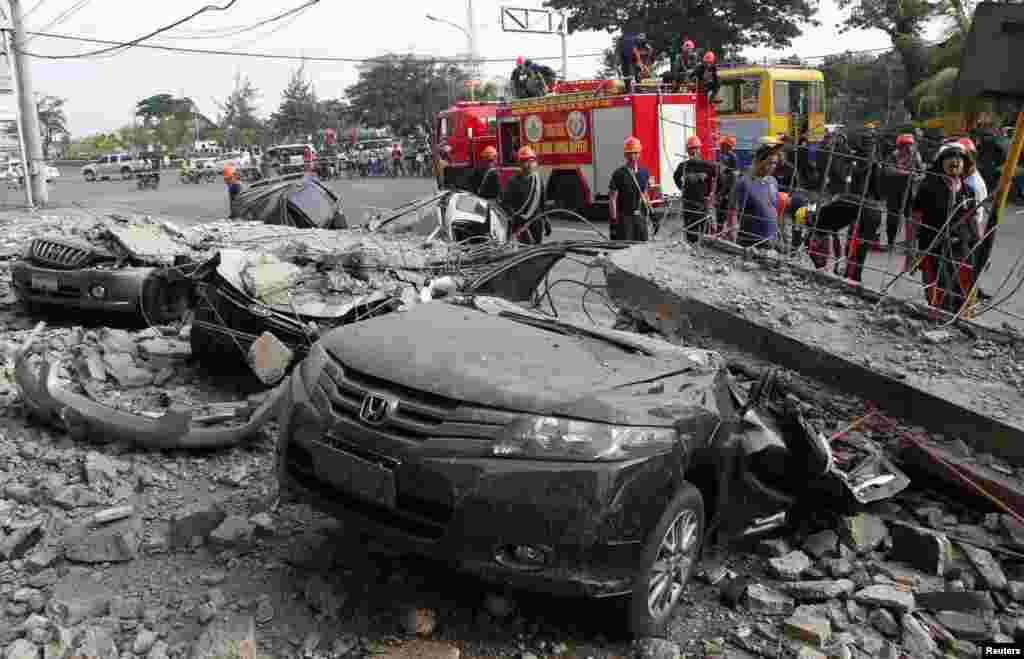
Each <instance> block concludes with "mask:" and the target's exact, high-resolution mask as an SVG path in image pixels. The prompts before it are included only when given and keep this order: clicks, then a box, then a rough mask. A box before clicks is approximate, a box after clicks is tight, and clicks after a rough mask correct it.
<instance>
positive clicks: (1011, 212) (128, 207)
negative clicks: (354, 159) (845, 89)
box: [0, 169, 1024, 330]
mask: <svg viewBox="0 0 1024 659" xmlns="http://www.w3.org/2000/svg"><path fill="white" fill-rule="evenodd" d="M328 185H329V187H331V189H333V190H334V191H335V192H336V193H337V194H339V195H340V197H341V199H342V205H343V207H344V209H345V213H346V215H347V217H348V219H349V222H350V224H359V223H362V222H363V221H364V220H365V219H366V217H367V215H368V214H369V213H372V212H374V211H380V210H387V209H390V208H394V207H396V206H399V205H401V204H403V203H405V202H407V201H410V200H412V199H416V198H419V197H422V196H424V195H428V194H430V193H431V192H432V191H433V190H434V183H433V179H430V178H399V179H391V178H370V179H354V180H349V179H342V180H337V181H330V182H329V184H328ZM23 200H24V192H23V191H21V190H19V189H15V188H10V187H6V186H4V187H2V188H0V206H11V205H17V204H21V203H23ZM50 200H51V204H55V205H58V206H69V205H78V206H84V207H97V208H99V207H102V208H114V209H123V210H124V211H130V212H142V213H152V214H155V215H165V216H171V217H175V218H178V219H179V220H180V221H182V222H186V223H190V222H205V221H211V220H216V219H220V218H223V217H225V216H226V215H227V206H228V201H227V192H226V190H225V186H224V185H223V183H222V182H221V181H219V180H217V181H216V182H213V183H200V184H184V183H181V182H180V181H179V180H178V177H177V173H176V172H174V171H173V170H167V171H165V173H164V177H163V180H162V181H161V185H160V187H159V189H157V190H139V189H138V188H137V187H136V184H135V182H134V181H121V180H112V181H101V182H96V183H86V182H85V181H84V179H83V178H82V177H81V174H80V173H79V172H78V170H76V169H65V170H63V171H62V176H61V178H60V179H58V180H57V181H56V182H54V183H53V184H51V192H50ZM1022 214H1024V210H1022V209H1021V208H1020V207H1010V208H1009V209H1008V212H1007V214H1006V216H1005V217H1004V222H1003V225H1002V226H1001V227H1000V230H999V234H998V237H997V240H996V246H995V249H994V251H993V256H992V262H991V267H990V268H989V270H988V271H987V272H986V273H985V274H984V276H983V279H982V286H983V288H984V289H985V290H987V291H988V292H990V293H993V294H995V297H996V298H997V299H999V298H1001V297H1008V298H1009V299H1007V300H1006V301H1004V302H1003V303H1002V304H1001V305H1000V307H999V308H998V309H996V310H994V311H991V312H989V313H988V314H986V315H985V316H983V317H981V318H980V319H979V320H980V321H981V322H983V323H984V324H988V325H992V326H996V327H998V326H1001V325H1003V324H1004V323H1009V324H1010V325H1013V326H1015V327H1017V328H1019V329H1022V330H1024V292H1017V293H1014V291H1013V286H1014V280H1015V279H1016V277H1017V276H1016V275H1011V273H1012V272H1014V271H1016V270H1019V268H1020V262H1019V261H1018V260H1019V259H1022V260H1024V251H1022V250H1021V246H1022V245H1024V227H1022V225H1021V219H1022ZM554 229H555V230H554V233H553V235H552V238H553V239H556V240H567V239H573V238H580V239H584V238H593V237H595V234H594V233H593V231H592V230H590V229H588V228H587V227H586V226H585V225H583V224H577V223H572V222H560V223H556V224H555V227H554ZM672 232H673V231H672V228H671V227H670V228H669V229H668V230H667V231H665V232H663V235H664V234H666V233H672ZM903 260H904V254H903V253H901V252H893V253H886V252H881V253H874V254H872V255H871V256H870V258H869V261H868V267H867V270H866V272H865V283H866V284H867V285H868V286H870V287H871V288H874V289H876V290H877V289H881V288H884V287H885V286H886V285H887V284H889V283H890V282H892V283H891V286H890V288H889V292H890V295H893V296H895V297H899V298H904V299H912V300H922V301H923V298H924V295H923V292H922V289H921V284H920V278H919V276H909V275H903V276H900V277H897V276H896V273H898V272H899V270H900V266H901V264H902V263H903ZM587 275H588V270H587V268H585V267H583V266H582V265H580V264H578V263H575V262H572V261H566V262H563V263H562V264H560V265H559V266H558V267H557V268H556V269H555V270H554V271H553V272H552V274H551V277H550V281H558V280H563V281H562V283H559V284H558V285H557V286H555V287H554V289H553V293H552V294H553V296H554V297H555V302H556V308H558V309H559V311H560V312H561V313H569V314H570V315H572V316H573V317H575V318H578V319H579V318H583V317H585V315H586V314H585V313H584V309H583V306H582V302H581V299H582V296H583V292H584V290H586V289H584V288H583V287H581V286H579V285H578V284H574V283H573V282H574V281H576V282H579V281H590V282H595V281H596V282H599V280H600V273H599V272H591V273H590V277H589V280H588V278H587ZM586 306H587V310H588V311H589V312H590V313H591V314H593V315H594V316H595V318H597V319H598V321H599V322H601V323H602V324H604V323H607V322H610V320H611V315H610V312H608V311H604V312H602V311H601V310H602V309H604V307H603V306H602V305H601V304H600V302H599V297H598V296H597V295H595V294H589V295H588V296H587V300H586Z"/></svg>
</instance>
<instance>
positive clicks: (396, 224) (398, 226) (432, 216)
mask: <svg viewBox="0 0 1024 659" xmlns="http://www.w3.org/2000/svg"><path fill="white" fill-rule="evenodd" d="M443 199H444V196H443V195H442V196H436V195H435V196H433V197H427V198H425V199H418V200H416V201H414V202H412V203H409V204H406V205H405V206H400V207H398V208H396V209H394V210H393V211H391V212H390V213H388V214H385V215H384V217H383V218H381V220H380V223H379V224H378V223H371V225H370V228H371V229H374V230H377V231H382V232H383V233H389V234H395V233H414V234H416V235H420V236H429V235H431V234H433V233H434V231H435V230H436V229H437V228H438V227H440V226H441V201H442V200H443Z"/></svg>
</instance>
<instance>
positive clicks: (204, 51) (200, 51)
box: [25, 32, 604, 64]
mask: <svg viewBox="0 0 1024 659" xmlns="http://www.w3.org/2000/svg"><path fill="white" fill-rule="evenodd" d="M28 34H30V35H33V36H37V37H46V38H48V39H64V40H67V41H81V42H84V43H95V44H109V45H112V46H116V47H123V46H134V47H136V48H149V49H150V50H162V51H167V52H175V53H188V54H193V55H225V56H233V57H256V58H260V59H279V60H291V61H303V62H347V63H355V64H359V63H362V62H376V61H381V60H387V59H390V58H392V57H395V55H377V56H375V57H314V56H304V55H276V54H273V53H252V52H245V51H242V52H236V51H231V50H215V49H210V48H183V47H180V46H164V45H160V44H151V43H132V42H122V41H111V40H109V39H92V38H89V37H78V36H74V35H70V34H52V33H49V32H29V33H28ZM136 41H137V40H136ZM105 50H113V48H108V49H105ZM25 54H26V55H29V56H30V57H39V58H42V59H74V58H79V57H86V56H87V55H88V53H83V54H80V55H65V56H54V55H50V56H47V55H37V54H34V53H25ZM410 55H411V56H412V57H416V58H417V59H419V60H421V61H429V62H439V63H444V64H462V63H468V62H470V61H473V62H483V63H498V62H515V61H516V58H515V57H497V58H489V59H478V58H473V59H472V60H470V59H462V58H457V57H435V56H430V57H426V56H417V55H413V54H410ZM569 57H570V58H573V59H581V58H589V57H604V53H603V52H598V53H581V54H577V55H569ZM531 59H532V60H534V61H540V60H560V59H561V56H560V55H551V56H549V57H533V58H531Z"/></svg>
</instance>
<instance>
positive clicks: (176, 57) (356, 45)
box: [4, 0, 890, 137]
mask: <svg viewBox="0 0 1024 659" xmlns="http://www.w3.org/2000/svg"><path fill="white" fill-rule="evenodd" d="M37 1H38V0H23V3H24V5H25V7H26V8H27V10H30V9H32V7H33V5H35V4H36V2H37ZM213 1H214V0H179V1H178V2H155V1H153V0H141V1H140V0H132V1H129V0H41V2H40V3H39V5H38V7H37V8H36V9H35V10H34V11H32V12H31V13H30V15H29V16H28V18H27V21H26V23H27V24H28V26H29V29H30V30H38V31H47V32H54V33H60V34H73V35H79V36H88V37H93V38H98V39H112V40H130V39H132V38H135V37H138V36H141V35H143V34H145V33H146V32H148V31H151V30H153V29H156V28H157V27H160V26H162V25H166V24H168V23H171V22H173V21H175V20H177V19H179V18H182V17H184V16H186V15H188V14H189V13H191V12H193V11H195V10H197V9H198V8H200V7H202V6H204V5H205V4H208V3H209V2H213ZM217 1H218V2H219V4H221V5H224V4H226V2H227V0H217ZM303 2H304V0H286V1H285V2H283V3H282V2H278V1H277V0H275V1H273V2H271V1H270V0H236V2H235V4H234V6H233V7H231V9H229V10H228V11H224V12H211V13H206V14H203V15H200V16H199V17H197V18H196V19H194V20H193V21H191V22H189V23H187V24H185V25H183V26H181V28H179V29H177V30H175V31H174V32H172V33H170V34H173V35H174V36H173V38H172V37H169V36H166V37H162V38H160V39H159V40H154V43H160V44H165V45H173V46H181V47H188V48H204V49H215V50H230V51H249V52H264V53H273V54H276V55H290V56H297V57H302V56H306V57H324V56H329V57H372V56H376V55H381V54H384V53H386V52H389V51H399V52H409V51H412V52H416V53H421V54H425V55H433V56H453V55H455V54H456V53H464V52H466V50H467V45H466V37H465V35H464V34H463V33H462V32H461V31H460V30H458V29H456V28H455V27H452V26H449V25H445V24H442V23H438V22H432V21H429V20H427V18H426V16H425V14H427V13H430V14H433V15H435V16H437V17H441V18H445V19H448V20H451V21H453V22H455V23H458V24H460V25H463V26H465V25H466V24H467V10H466V9H467V8H466V2H464V1H462V0H447V1H445V2H440V1H438V0H426V1H425V2H413V1H411V0H371V1H370V2H355V1H354V0H321V1H320V2H319V3H318V4H316V5H313V6H312V7H310V8H309V9H307V10H305V11H303V12H301V13H299V14H297V15H295V16H294V17H290V18H286V19H284V20H282V21H280V22H279V23H273V24H270V25H267V26H264V27H261V28H258V29H257V30H254V31H250V32H245V33H243V34H234V35H230V34H229V36H226V37H225V36H218V35H217V32H216V31H217V30H219V29H222V30H223V32H221V33H220V34H224V32H227V31H228V28H232V27H235V26H246V25H251V24H253V23H256V22H258V21H260V20H261V19H263V18H269V17H271V16H274V15H276V14H279V13H281V12H283V11H285V10H286V9H288V8H290V7H296V6H299V5H301V4H303ZM4 4H6V3H4ZM510 4H512V5H513V6H525V7H539V6H540V4H541V2H540V1H539V0H532V1H531V0H526V1H525V2H522V3H521V4H515V2H514V0H512V1H509V0H473V7H474V15H475V22H476V25H477V34H478V45H477V50H478V52H479V55H480V56H481V57H484V58H501V57H511V58H514V57H516V56H517V55H520V54H522V55H525V56H527V57H532V58H534V59H536V58H539V57H543V56H553V57H555V58H556V59H554V60H552V61H550V62H548V64H551V65H552V67H553V68H556V69H557V68H558V67H559V66H560V64H559V62H558V59H557V58H558V56H559V55H560V52H561V51H560V45H559V40H558V37H556V36H546V35H531V34H511V33H505V32H503V31H502V29H501V22H500V8H501V7H502V6H508V5H510ZM821 5H822V10H821V12H820V15H819V18H820V20H821V21H822V23H823V25H822V27H819V28H816V29H811V30H808V31H807V32H806V34H805V35H804V36H803V37H801V38H799V39H797V40H796V41H795V42H794V47H793V48H792V49H790V50H789V51H784V52H773V51H767V50H758V51H754V52H752V53H751V54H757V55H768V56H771V57H775V56H781V55H786V54H792V53H796V54H799V55H800V56H803V57H811V56H818V55H824V54H830V53H836V52H842V51H845V50H848V49H851V50H860V49H873V48H886V47H889V46H890V43H889V40H888V38H887V37H886V35H885V34H883V33H881V32H876V31H868V32H850V33H846V34H840V32H839V29H838V28H837V27H836V26H837V25H838V23H839V22H840V21H841V19H842V13H841V12H840V11H839V10H838V9H837V8H836V6H835V3H834V2H833V0H822V2H821ZM76 6H77V7H79V8H78V10H77V11H76V12H74V13H73V14H72V15H71V16H70V17H68V18H66V19H65V20H63V21H61V22H60V23H59V24H57V25H54V26H52V27H47V26H48V25H49V24H50V23H52V22H53V21H54V20H55V19H56V18H58V17H59V16H60V15H61V14H62V13H63V12H65V11H66V10H68V9H69V8H73V7H76ZM44 28H46V29H45V30H44ZM210 36H214V37H216V38H208V37H210ZM200 37H202V38H200ZM609 41H610V37H609V35H607V34H605V33H580V34H575V35H572V36H570V37H569V54H570V55H579V54H586V53H599V52H600V51H601V49H603V48H605V47H607V46H608V44H609ZM699 46H700V44H698V47H699ZM101 47H102V46H98V45H95V44H87V43H75V42H69V41H62V40H55V39H46V38H42V37H37V38H34V39H33V40H32V41H31V42H30V43H29V45H28V47H27V48H26V50H28V51H29V52H35V53H40V54H49V55H59V54H71V53H79V52H88V51H91V50H95V49H97V48H101ZM31 62H32V74H33V78H34V85H35V91H36V92H37V93H46V94H53V95H57V96H62V97H65V98H67V99H68V102H67V106H66V108H67V114H68V120H69V124H70V129H71V132H72V134H73V135H74V136H75V137H81V136H84V135H88V134H92V133H95V132H98V131H109V130H113V129H115V128H117V127H119V126H122V125H125V124H127V123H131V120H132V113H133V110H134V107H135V103H136V102H137V101H138V100H139V99H141V98H144V97H146V96H150V95H152V94H157V93H162V92H166V93H171V94H175V95H181V94H184V95H187V96H190V97H191V98H193V99H194V100H195V101H196V102H197V103H198V105H199V107H200V109H201V110H202V111H203V112H204V113H206V114H208V115H209V116H211V117H214V116H215V115H216V112H217V110H216V105H215V99H216V100H220V99H223V98H224V96H225V95H226V94H228V93H229V92H230V91H231V88H232V84H233V79H234V76H235V74H236V73H241V74H243V75H246V76H249V77H250V78H251V79H252V80H253V82H254V84H255V85H256V87H257V88H258V89H259V90H260V92H261V101H260V108H259V111H260V114H261V115H264V116H265V115H269V114H270V112H272V111H273V110H274V109H275V108H276V107H277V104H278V102H279V100H280V93H281V89H282V88H283V87H284V85H285V84H286V83H287V81H288V77H289V75H290V72H291V70H292V69H293V68H294V67H295V66H297V65H298V62H289V61H275V60H265V59H250V58H243V57H230V56H216V55H195V54H179V53H170V52H160V51H153V50H144V49H141V48H136V49H131V50H129V51H127V52H123V53H121V54H118V55H116V56H113V57H109V56H108V57H99V58H95V59H90V60H45V59H35V58H34V59H32V60H31ZM599 65H600V58H599V57H586V58H574V59H570V60H569V74H570V76H571V77H579V78H582V77H590V76H592V75H593V74H594V73H595V72H596V70H597V69H598V67H599ZM510 69H511V65H510V64H504V63H502V64H489V65H487V67H486V73H487V75H488V77H489V76H494V75H505V74H507V73H508V71H509V70H510ZM306 71H307V72H308V74H309V76H310V78H311V79H312V80H313V82H314V83H315V85H316V91H317V93H318V94H319V95H320V96H321V97H335V96H340V95H342V93H343V91H344V89H345V87H346V86H348V85H350V84H352V83H353V82H355V80H356V71H355V68H354V65H353V64H346V63H312V62H311V63H307V65H306Z"/></svg>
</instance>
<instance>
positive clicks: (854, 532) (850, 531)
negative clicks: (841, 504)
mask: <svg viewBox="0 0 1024 659" xmlns="http://www.w3.org/2000/svg"><path fill="white" fill-rule="evenodd" d="M886 535H888V529H887V528H886V526H885V522H884V521H882V519H881V518H880V517H877V516H876V515H869V514H867V513H861V514H859V515H847V516H844V517H842V518H840V520H839V537H840V539H841V540H842V541H843V542H845V543H846V544H847V545H849V547H850V548H851V549H853V551H855V552H856V553H858V554H865V553H867V552H870V551H874V550H875V549H877V548H878V547H879V546H881V544H882V542H884V541H885V537H886Z"/></svg>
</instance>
